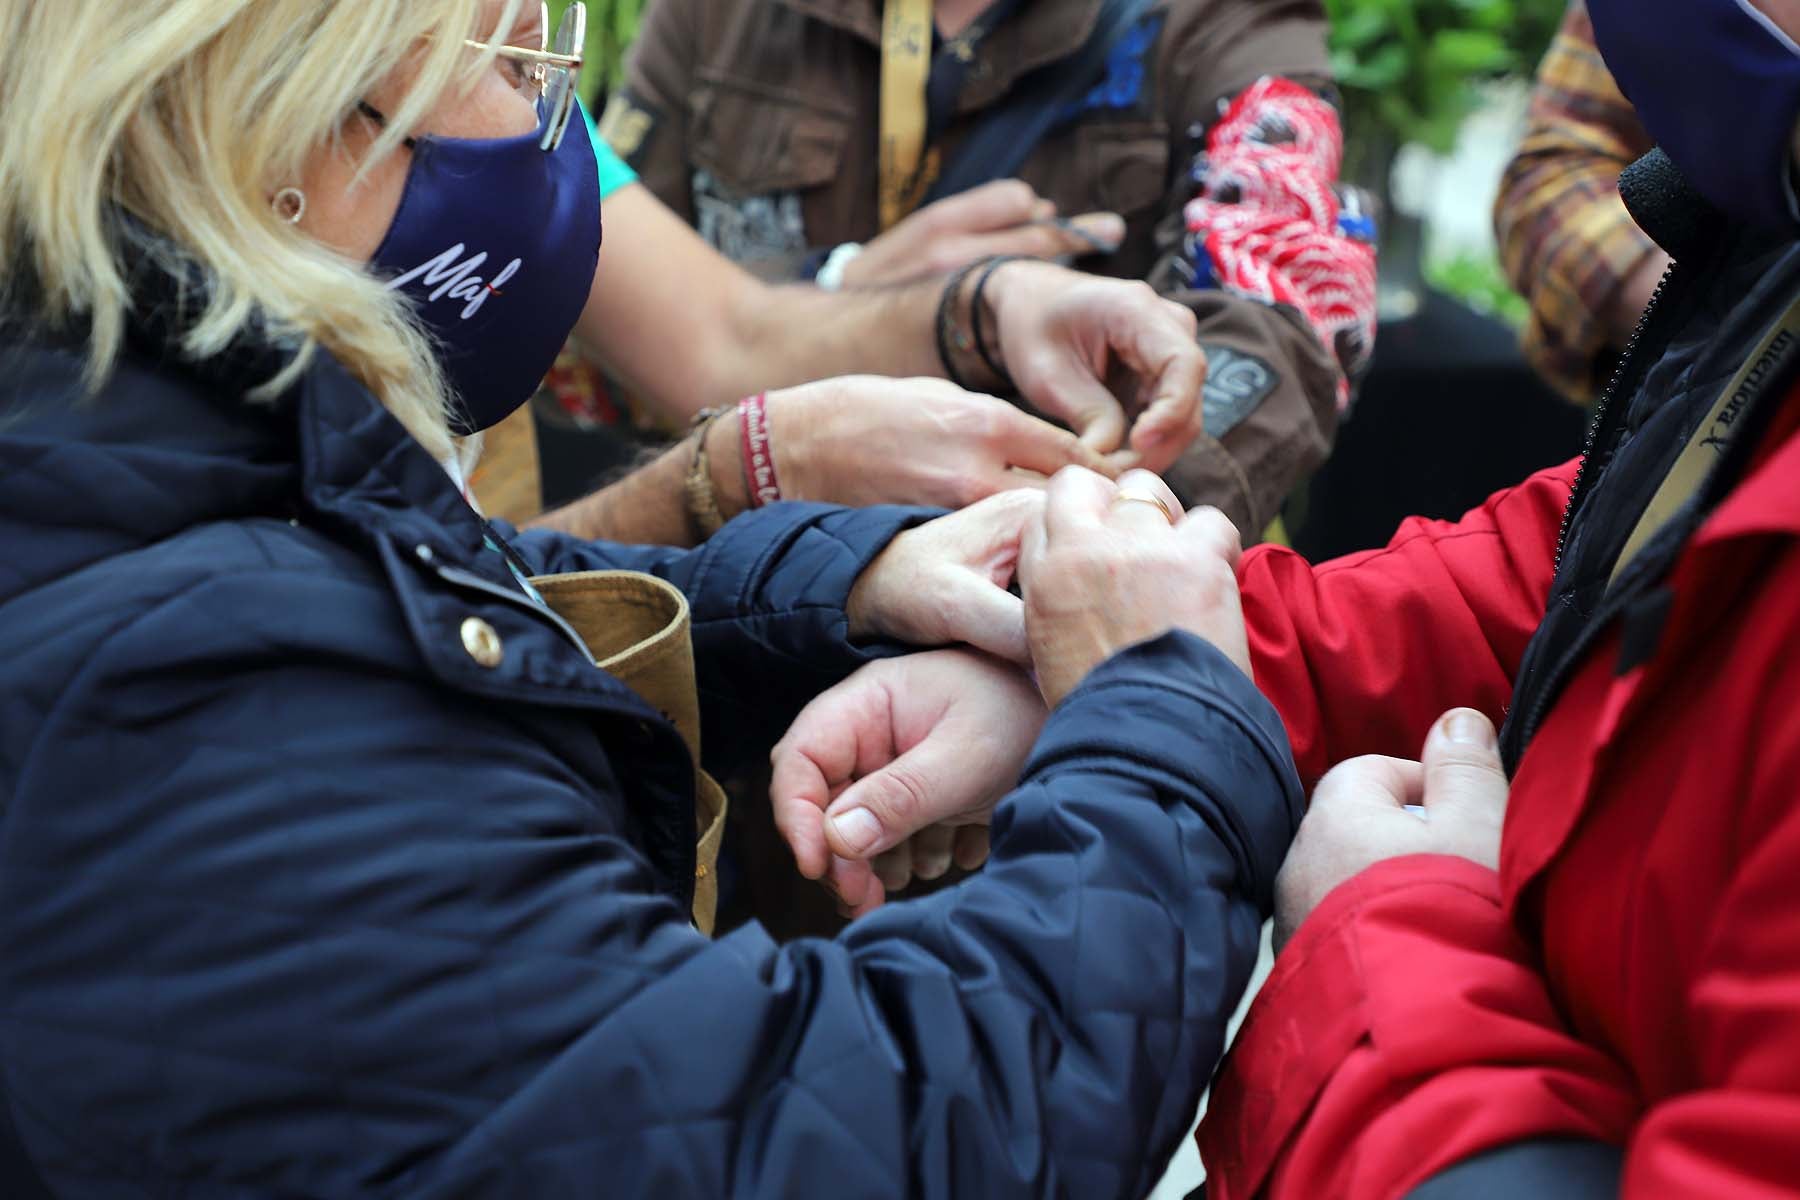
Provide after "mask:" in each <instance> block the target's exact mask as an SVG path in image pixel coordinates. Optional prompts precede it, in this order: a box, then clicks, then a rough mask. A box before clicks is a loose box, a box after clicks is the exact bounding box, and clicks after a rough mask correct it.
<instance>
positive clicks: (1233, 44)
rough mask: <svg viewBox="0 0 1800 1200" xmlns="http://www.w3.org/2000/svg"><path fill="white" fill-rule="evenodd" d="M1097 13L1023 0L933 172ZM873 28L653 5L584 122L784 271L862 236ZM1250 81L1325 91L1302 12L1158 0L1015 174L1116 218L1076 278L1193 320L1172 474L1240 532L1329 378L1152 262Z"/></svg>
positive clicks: (1169, 255) (1292, 451)
mask: <svg viewBox="0 0 1800 1200" xmlns="http://www.w3.org/2000/svg"><path fill="white" fill-rule="evenodd" d="M1101 3H1102V0H1026V3H1025V4H1024V5H1023V7H1022V8H1021V9H1020V10H1019V11H1018V12H1017V13H1016V14H1014V15H1013V16H1012V17H1011V18H1010V19H1009V20H1007V21H1005V22H1003V23H1002V24H1001V25H1000V26H999V27H998V28H996V29H994V30H993V31H992V33H990V34H989V35H988V36H987V37H986V38H985V39H983V40H982V41H981V42H980V43H979V44H978V46H977V49H976V56H975V60H974V62H973V64H972V66H971V68H970V70H969V75H968V79H967V82H966V84H965V86H964V88H963V90H962V94H961V96H960V101H959V104H958V108H957V113H956V116H955V117H954V119H953V120H952V121H951V123H950V124H949V126H948V127H947V128H946V129H945V131H944V133H943V135H942V136H941V137H940V138H939V139H938V142H937V143H936V144H937V146H938V147H939V148H940V149H941V152H942V154H943V157H944V160H945V161H946V162H948V161H951V160H952V159H953V158H954V156H955V154H956V151H957V146H958V144H959V143H960V142H961V140H962V139H963V138H964V137H966V136H967V134H968V132H969V130H971V129H973V128H974V127H975V126H976V124H977V122H979V121H980V120H981V117H982V114H983V112H984V110H986V109H989V108H990V107H992V106H994V105H995V104H996V103H997V102H999V101H1001V100H1002V99H1004V98H1005V97H1007V95H1008V93H1009V91H1010V90H1011V89H1012V88H1013V87H1014V85H1015V84H1016V83H1017V82H1019V81H1020V80H1021V79H1022V78H1024V77H1025V76H1026V75H1028V74H1029V73H1030V72H1032V71H1033V70H1034V69H1036V68H1038V67H1042V66H1046V65H1049V64H1053V63H1055V62H1057V61H1059V60H1061V59H1065V58H1068V57H1070V56H1072V55H1074V54H1075V53H1076V52H1077V51H1079V50H1080V48H1081V47H1082V45H1083V44H1084V43H1085V42H1086V40H1087V38H1088V35H1089V33H1090V32H1091V31H1092V29H1093V27H1094V24H1095V21H1096V19H1097V17H1098V15H1099V11H1100V8H1101ZM880 24H881V0H655V3H653V4H652V5H651V6H650V10H649V12H648V13H647V15H646V17H645V20H644V25H643V28H642V30H641V31H640V33H639V37H638V41H637V43H636V45H635V46H634V48H633V51H632V55H631V60H630V65H629V68H628V71H627V75H626V85H625V87H624V88H622V89H621V90H620V91H619V92H618V93H617V94H615V96H614V98H613V103H612V105H611V106H610V107H609V109H608V112H607V115H606V119H605V120H604V121H603V122H602V125H601V129H602V132H603V133H605V134H606V136H607V137H608V140H609V141H610V142H611V143H612V145H613V148H614V149H615V150H617V151H618V152H619V153H620V155H621V156H622V157H624V158H625V159H626V160H627V161H629V162H630V163H631V165H632V166H633V167H635V168H636V169H637V171H638V173H639V174H640V175H641V176H642V178H643V181H644V182H645V183H646V184H647V185H648V186H649V187H650V188H651V190H652V191H654V192H655V193H656V194H657V195H658V196H659V197H660V198H661V199H662V200H663V202H664V203H666V204H668V205H669V206H670V207H671V208H673V209H675V211H676V212H678V213H680V214H682V216H683V217H684V218H686V219H687V220H688V221H689V222H690V223H692V224H694V225H695V226H696V227H697V228H699V229H700V231H701V232H702V234H704V235H706V236H707V238H708V240H709V241H711V242H712V243H713V244H714V245H715V246H717V247H718V248H719V249H721V250H723V251H724V252H725V253H726V254H728V255H729V256H731V257H733V258H736V259H738V260H739V261H743V262H747V263H758V262H759V261H760V263H761V267H762V269H763V270H765V271H766V270H767V269H768V266H769V264H770V263H771V261H773V262H774V263H776V264H777V268H776V270H775V272H774V273H776V274H780V273H782V271H783V270H785V271H786V272H787V273H788V274H790V275H791V273H792V271H793V269H794V267H795V266H796V265H797V264H798V263H799V262H800V260H802V259H803V258H805V257H806V255H807V254H808V253H809V252H810V251H813V250H816V249H818V248H822V247H829V246H833V245H837V244H839V243H842V242H857V241H867V240H869V239H870V238H872V237H873V236H874V235H875V233H876V231H877V226H878V221H879V216H878V212H877V204H878V201H877V194H876V192H877V189H876V127H877V120H878V118H877V113H878V110H879V96H878V88H879V79H880V67H881V48H880ZM1263 75H1286V76H1290V77H1294V78H1298V79H1300V80H1302V81H1303V82H1310V83H1314V84H1317V83H1319V82H1321V81H1323V80H1324V79H1326V77H1327V59H1326V51H1325V23H1324V16H1323V13H1322V12H1321V10H1320V6H1319V4H1318V3H1317V0H1158V2H1157V3H1155V4H1153V5H1152V6H1151V9H1150V11H1149V13H1148V15H1147V16H1146V17H1145V18H1144V20H1143V21H1142V22H1141V23H1140V24H1139V25H1138V26H1137V27H1136V28H1135V29H1134V30H1133V31H1132V32H1131V33H1129V34H1127V35H1126V36H1125V37H1124V38H1123V39H1122V40H1121V42H1120V43H1119V45H1118V46H1117V47H1116V48H1115V49H1114V51H1113V53H1112V55H1111V61H1110V64H1109V67H1108V72H1107V78H1106V79H1105V80H1104V81H1102V82H1101V83H1099V84H1098V85H1097V86H1096V87H1095V88H1094V89H1093V90H1092V91H1091V92H1090V93H1089V94H1088V96H1087V97H1086V98H1085V99H1084V100H1083V101H1081V102H1080V103H1078V104H1077V105H1076V106H1074V108H1075V110H1074V111H1072V112H1071V114H1070V119H1069V120H1068V121H1067V122H1065V123H1063V124H1061V125H1060V126H1059V127H1058V128H1055V129H1053V130H1052V131H1051V132H1050V133H1049V134H1048V135H1047V136H1045V137H1044V139H1043V140H1042V141H1041V142H1039V143H1038V145H1037V147H1036V148H1035V150H1034V151H1033V152H1032V154H1031V156H1030V157H1029V159H1028V160H1027V161H1026V163H1025V165H1024V166H1023V167H1022V168H1021V170H1020V171H1019V172H1018V174H1019V176H1020V177H1021V178H1023V179H1024V180H1025V181H1026V182H1027V183H1029V184H1031V185H1032V186H1033V187H1034V188H1035V189H1036V190H1037V191H1038V193H1039V194H1040V195H1043V196H1046V197H1049V198H1050V199H1052V200H1054V201H1056V203H1057V206H1058V210H1059V211H1060V212H1062V213H1065V214H1074V213H1079V212H1087V211H1095V210H1106V211H1112V212H1117V213H1119V214H1120V215H1122V216H1123V217H1125V218H1126V222H1127V229H1128V234H1127V238H1126V242H1125V244H1124V246H1123V247H1122V248H1121V250H1120V251H1119V252H1118V253H1117V254H1114V255H1110V256H1105V257H1092V258H1088V259H1085V260H1083V261H1082V262H1081V264H1080V265H1081V266H1082V267H1083V268H1084V269H1087V270H1092V271H1095V272H1097V273H1101V274H1106V275H1114V276H1118V277H1121V278H1130V279H1144V278H1148V279H1149V280H1151V282H1152V283H1154V284H1156V285H1157V286H1158V290H1159V291H1162V292H1163V293H1164V294H1165V295H1168V296H1170V297H1172V298H1174V299H1177V300H1179V301H1181V302H1182V303H1184V304H1186V305H1187V306H1188V307H1190V308H1192V309H1193V310H1194V312H1195V313H1196V314H1197V315H1198V317H1199V318H1200V341H1201V343H1202V345H1204V346H1205V347H1206V349H1207V352H1208V356H1209V360H1210V362H1211V373H1210V378H1209V381H1208V385H1207V391H1206V425H1207V432H1206V435H1205V436H1203V437H1202V438H1201V439H1200V440H1199V441H1198V442H1197V443H1196V444H1195V445H1194V447H1193V449H1192V450H1191V451H1190V452H1189V453H1188V455H1187V456H1186V457H1185V458H1184V460H1183V462H1182V463H1181V464H1179V465H1178V466H1177V468H1176V469H1175V470H1174V471H1172V472H1171V482H1172V483H1174V484H1175V485H1176V488H1177V490H1178V491H1181V492H1182V493H1183V494H1184V499H1188V500H1191V501H1192V502H1194V503H1202V502H1204V503H1211V504H1216V505H1218V506H1219V507H1220V508H1222V509H1224V510H1225V512H1226V513H1227V514H1228V515H1230V516H1231V517H1232V519H1233V520H1235V521H1237V523H1238V524H1239V526H1240V527H1241V528H1242V529H1243V531H1244V533H1245V536H1246V537H1247V538H1254V537H1256V536H1257V535H1258V534H1260V533H1261V531H1262V529H1263V527H1264V525H1265V524H1266V523H1267V522H1268V521H1269V520H1270V519H1271V518H1272V517H1273V516H1274V515H1275V514H1276V512H1277V510H1278V507H1279V504H1280V502H1281V500H1282V498H1283V497H1284V496H1285V495H1286V494H1287V492H1288V491H1289V489H1290V488H1291V487H1292V486H1293V485H1294V484H1295V483H1296V482H1297V481H1298V480H1300V479H1301V478H1303V477H1304V475H1305V474H1306V473H1307V472H1309V471H1310V470H1311V469H1312V468H1314V467H1315V466H1317V465H1318V463H1320V462H1321V461H1323V459H1324V457H1325V455H1326V453H1327V452H1328V451H1329V449H1330V446H1331V441H1332V438H1333V436H1334V435H1335V432H1336V424H1337V415H1336V408H1335V387H1336V382H1337V368H1336V366H1335V363H1334V361H1333V359H1332V358H1331V357H1330V356H1329V355H1328V354H1327V353H1326V351H1325V349H1324V347H1323V346H1322V345H1321V344H1320V342H1319V340H1318V338H1317V337H1316V336H1315V335H1314V334H1313V332H1312V331H1311V330H1310V329H1309V328H1308V327H1307V325H1306V323H1305V322H1304V321H1303V320H1302V319H1301V318H1300V317H1299V315H1298V314H1297V313H1295V312H1293V311H1291V310H1287V309H1283V308H1272V307H1267V306H1264V305H1262V304H1258V303H1254V302H1251V301H1248V300H1244V299H1240V298H1237V297H1234V296H1230V295H1227V294H1224V293H1221V292H1218V291H1210V290H1209V291H1193V290H1187V289H1184V288H1182V287H1181V286H1180V285H1179V283H1178V282H1177V276H1176V275H1175V272H1174V271H1173V270H1172V269H1171V264H1172V260H1173V259H1174V258H1175V257H1176V256H1177V255H1178V254H1179V253H1180V250H1181V235H1182V228H1181V209H1182V206H1183V204H1184V203H1185V202H1186V201H1187V200H1189V199H1190V198H1191V197H1192V194H1193V185H1192V184H1191V183H1190V182H1189V174H1188V172H1189V167H1190V164H1191V162H1192V159H1193V157H1194V154H1195V153H1196V152H1197V151H1198V149H1199V147H1200V143H1201V137H1200V136H1199V135H1200V132H1201V127H1202V126H1203V125H1204V123H1205V122H1207V121H1209V120H1210V119H1212V118H1213V117H1214V116H1215V115H1216V114H1217V113H1218V111H1219V107H1220V104H1221V102H1222V101H1228V100H1229V99H1230V98H1231V97H1233V96H1235V95H1236V94H1237V93H1238V92H1240V91H1242V90H1243V89H1244V88H1246V87H1248V86H1249V85H1250V84H1252V83H1254V82H1255V81H1256V80H1257V79H1258V78H1259V77H1261V76H1263Z"/></svg>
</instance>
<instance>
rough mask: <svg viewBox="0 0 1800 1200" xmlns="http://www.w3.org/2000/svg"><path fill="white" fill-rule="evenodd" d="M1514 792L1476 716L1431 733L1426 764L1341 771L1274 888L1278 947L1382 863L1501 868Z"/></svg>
mask: <svg viewBox="0 0 1800 1200" xmlns="http://www.w3.org/2000/svg"><path fill="white" fill-rule="evenodd" d="M1508 788H1509V785H1508V783H1507V779H1506V772H1505V770H1504V769H1503V768H1502V767H1501V765H1500V751H1499V749H1498V741H1497V739H1496V738H1495V736H1494V726H1493V724H1492V722H1490V721H1489V720H1488V719H1487V718H1486V717H1485V716H1483V715H1482V714H1480V713H1478V712H1476V711H1475V710H1474V709H1469V708H1458V709H1453V710H1452V711H1450V712H1448V713H1446V714H1444V716H1443V717H1442V718H1441V719H1439V721H1438V723H1437V724H1436V725H1434V726H1432V728H1431V733H1430V735H1429V736H1428V737H1427V738H1426V740H1425V751H1424V757H1423V761H1421V762H1411V761H1408V760H1407V759H1402V758H1383V757H1380V756H1378V755H1370V756H1368V757H1365V758H1353V759H1351V760H1350V761H1348V762H1346V763H1343V764H1341V765H1340V766H1338V767H1336V768H1334V769H1333V770H1332V771H1331V773H1330V774H1328V775H1326V776H1325V778H1324V779H1322V780H1320V781H1319V786H1318V788H1317V789H1316V790H1315V791H1314V792H1313V799H1312V807H1311V808H1309V809H1308V810H1307V813H1306V819H1305V820H1304V821H1302V822H1301V823H1300V833H1299V835H1298V836H1297V837H1296V838H1295V839H1294V845H1293V848H1292V849H1291V850H1289V851H1288V857H1287V862H1285V863H1284V864H1282V868H1281V874H1280V875H1279V876H1278V877H1277V878H1276V880H1275V945H1276V947H1277V948H1278V949H1279V948H1280V947H1281V946H1282V945H1284V944H1286V942H1287V940H1288V939H1289V938H1290V937H1292V936H1293V935H1294V931H1295V930H1297V929H1299V928H1300V924H1301V922H1303V921H1304V920H1306V918H1307V916H1308V915H1310V914H1311V913H1312V911H1313V909H1315V908H1317V907H1318V906H1319V902H1320V901H1322V900H1324V899H1325V897H1326V896H1327V895H1329V894H1330V893H1331V891H1332V890H1333V889H1334V888H1336V887H1337V886H1338V885H1339V884H1341V883H1344V882H1346V881H1347V880H1349V879H1351V878H1352V877H1353V876H1356V875H1358V874H1360V873H1361V872H1363V871H1364V870H1366V869H1368V868H1369V867H1372V866H1374V865H1375V864H1376V863H1378V862H1381V861H1382V860H1384V859H1389V858H1399V857H1400V856H1402V855H1406V854H1455V855H1459V856H1461V857H1463V858H1467V859H1472V860H1473V861H1475V862H1478V863H1480V864H1481V865H1483V866H1486V867H1494V868H1498V867H1499V865H1500V830H1501V825H1502V823H1503V822H1504V821H1505V819H1506V796H1507V791H1508ZM1408 805H1413V806H1422V811H1415V810H1414V809H1409V808H1408V807H1407V806H1408Z"/></svg>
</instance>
